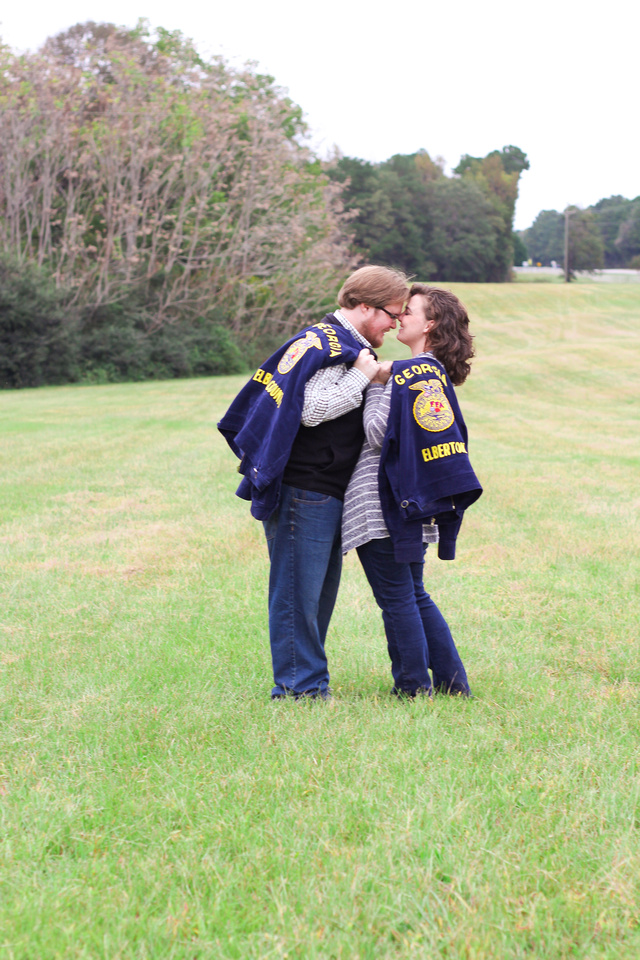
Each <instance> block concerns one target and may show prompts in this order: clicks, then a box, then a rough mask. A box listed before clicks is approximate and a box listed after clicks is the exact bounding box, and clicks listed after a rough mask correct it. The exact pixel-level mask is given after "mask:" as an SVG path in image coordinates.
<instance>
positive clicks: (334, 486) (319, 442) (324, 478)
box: [282, 405, 364, 500]
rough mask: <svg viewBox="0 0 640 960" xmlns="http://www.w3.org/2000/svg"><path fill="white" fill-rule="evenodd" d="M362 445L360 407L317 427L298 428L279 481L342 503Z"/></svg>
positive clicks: (362, 430)
mask: <svg viewBox="0 0 640 960" xmlns="http://www.w3.org/2000/svg"><path fill="white" fill-rule="evenodd" d="M363 443H364V428H363V426H362V405H360V406H359V407H357V408H356V409H355V410H350V411H349V412H348V413H345V414H343V415H342V416H341V417H336V419H335V420H325V421H324V422H323V423H319V424H318V426H317V427H304V426H301V427H300V428H299V430H298V433H297V434H296V438H295V440H294V441H293V447H292V448H291V456H290V457H289V462H288V463H287V466H286V467H285V470H284V476H283V478H282V481H283V483H286V484H288V485H289V486H291V487H301V488H302V489H303V490H312V491H313V492H314V493H325V494H328V495H329V496H330V497H336V499H337V500H344V492H345V490H346V489H347V485H348V483H349V480H350V479H351V474H352V473H353V470H354V467H355V465H356V463H357V462H358V457H359V456H360V451H361V449H362V444H363Z"/></svg>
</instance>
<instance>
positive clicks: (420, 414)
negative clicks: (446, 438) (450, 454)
mask: <svg viewBox="0 0 640 960" xmlns="http://www.w3.org/2000/svg"><path fill="white" fill-rule="evenodd" d="M409 390H419V391H420V395H419V396H418V397H416V401H415V403H414V405H413V415H414V417H415V418H416V423H418V424H419V425H420V426H421V427H422V429H423V430H429V431H430V432H431V433H438V432H439V431H440V430H446V429H447V427H450V426H451V424H452V423H453V419H454V417H453V410H452V409H451V404H450V403H449V401H448V400H447V395H446V394H445V392H444V390H443V389H442V384H441V383H440V381H439V380H418V382H417V383H410V384H409Z"/></svg>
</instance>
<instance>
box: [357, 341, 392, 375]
mask: <svg viewBox="0 0 640 960" xmlns="http://www.w3.org/2000/svg"><path fill="white" fill-rule="evenodd" d="M354 367H355V368H356V370H360V371H361V372H362V373H364V375H365V377H369V380H373V379H374V377H376V376H377V373H378V370H379V369H380V364H379V363H378V361H377V360H376V358H375V357H374V355H373V354H372V353H371V351H370V350H369V349H368V348H367V347H363V349H362V350H361V351H360V353H359V354H358V359H357V360H356V362H355V363H354ZM387 379H388V378H387Z"/></svg>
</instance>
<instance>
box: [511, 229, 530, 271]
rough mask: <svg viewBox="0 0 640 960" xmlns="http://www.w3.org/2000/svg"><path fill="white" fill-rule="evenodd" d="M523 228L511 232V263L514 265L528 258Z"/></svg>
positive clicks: (518, 264) (517, 265)
mask: <svg viewBox="0 0 640 960" xmlns="http://www.w3.org/2000/svg"><path fill="white" fill-rule="evenodd" d="M524 232H525V231H524V230H518V231H517V232H516V233H514V234H513V263H514V265H515V266H516V267H519V266H520V264H522V263H524V262H525V261H526V260H528V259H529V250H528V247H527V245H526V243H525V241H524V238H523V233H524Z"/></svg>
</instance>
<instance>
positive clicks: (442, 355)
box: [409, 283, 475, 386]
mask: <svg viewBox="0 0 640 960" xmlns="http://www.w3.org/2000/svg"><path fill="white" fill-rule="evenodd" d="M416 293H420V294H422V296H423V297H424V299H425V311H426V317H427V320H432V321H433V326H432V327H431V328H430V330H429V332H428V334H427V345H426V349H427V350H430V351H431V353H432V354H433V355H434V357H436V358H437V359H438V360H439V361H440V363H441V364H442V365H443V366H444V368H445V370H446V371H447V373H448V374H449V376H450V377H451V382H452V383H454V384H455V385H456V386H459V385H460V384H461V383H464V382H465V380H466V379H467V377H468V376H469V374H470V373H471V364H470V363H469V360H471V358H472V357H473V356H475V350H474V349H473V337H472V336H471V334H470V333H469V317H468V316H467V311H466V309H465V307H464V304H462V303H460V301H459V300H458V298H457V297H456V296H455V295H454V294H453V293H451V291H450V290H442V289H440V287H429V286H427V284H426V283H414V284H413V286H412V287H411V290H410V291H409V297H412V296H413V295H414V294H416Z"/></svg>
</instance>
